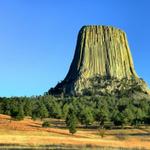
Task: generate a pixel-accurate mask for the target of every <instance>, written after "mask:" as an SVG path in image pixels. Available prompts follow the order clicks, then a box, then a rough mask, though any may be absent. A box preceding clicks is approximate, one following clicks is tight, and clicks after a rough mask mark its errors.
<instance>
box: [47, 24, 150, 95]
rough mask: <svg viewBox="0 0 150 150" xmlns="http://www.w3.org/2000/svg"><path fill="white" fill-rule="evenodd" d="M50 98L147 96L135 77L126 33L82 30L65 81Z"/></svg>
mask: <svg viewBox="0 0 150 150" xmlns="http://www.w3.org/2000/svg"><path fill="white" fill-rule="evenodd" d="M48 93H49V94H54V95H57V94H62V93H63V94H66V95H84V94H85V95H86V94H87V95H92V94H99V95H115V96H119V95H121V94H129V93H130V94H132V95H135V94H136V95H137V93H142V94H143V95H145V94H146V95H149V94H150V92H149V89H148V87H147V85H146V83H145V82H144V81H143V80H142V79H141V78H139V77H138V75H137V73H136V71H135V69H134V65H133V60H132V56H131V52H130V48H129V45H128V41H127V37H126V34H125V32H123V31H122V30H120V29H117V28H115V27H111V26H93V25H90V26H83V27H82V28H81V29H80V31H79V34H78V38H77V45H76V49H75V54H74V58H73V61H72V63H71V66H70V69H69V72H68V74H67V75H66V77H65V79H64V80H63V81H62V82H61V83H58V84H57V85H56V87H55V88H51V89H50V90H49V91H48Z"/></svg>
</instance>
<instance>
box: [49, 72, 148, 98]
mask: <svg viewBox="0 0 150 150" xmlns="http://www.w3.org/2000/svg"><path fill="white" fill-rule="evenodd" d="M81 87H82V89H81ZM70 91H71V92H70ZM48 93H49V94H52V95H62V94H63V95H72V96H81V95H84V96H85V95H86V96H92V95H94V96H95V95H99V96H115V97H118V98H119V97H134V98H138V99H141V98H150V90H149V89H148V86H147V84H146V83H145V82H144V80H143V79H141V78H134V77H133V78H131V79H127V78H122V79H117V78H112V77H111V78H109V77H105V76H104V77H101V76H99V75H96V76H94V77H92V78H89V79H86V80H85V81H84V79H82V80H77V81H76V82H71V83H68V82H65V81H62V82H61V83H58V84H57V86H56V87H55V88H51V89H50V90H49V91H48Z"/></svg>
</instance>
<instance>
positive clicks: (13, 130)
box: [0, 115, 150, 149]
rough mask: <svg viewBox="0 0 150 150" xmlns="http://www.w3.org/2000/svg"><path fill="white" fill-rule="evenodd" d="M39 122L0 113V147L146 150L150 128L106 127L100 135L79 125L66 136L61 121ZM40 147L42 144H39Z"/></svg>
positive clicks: (149, 143) (148, 145)
mask: <svg viewBox="0 0 150 150" xmlns="http://www.w3.org/2000/svg"><path fill="white" fill-rule="evenodd" d="M41 124H42V121H40V120H36V121H33V120H31V119H30V118H25V119H24V120H22V121H13V120H10V117H9V116H7V115H0V145H1V146H0V149H4V147H5V148H6V147H7V148H8V147H30V148H31V147H32V148H35V147H39V146H46V145H47V146H48V145H49V147H50V148H54V147H55V148H58V149H63V148H64V147H65V148H67V147H68V148H69V149H74V148H77V149H81V148H87V149H88V148H89V149H91V148H92V149H93V148H98V147H99V148H100V147H105V148H107V149H108V147H112V148H109V149H113V148H115V149H117V148H118V149H119V148H130V149H132V148H137V149H142V148H143V149H150V128H148V127H147V128H141V129H124V130H123V129H118V130H115V129H113V130H106V133H105V136H104V137H103V138H101V136H100V135H98V131H97V130H96V129H85V128H79V129H78V132H77V133H76V134H75V135H70V134H69V132H68V130H67V129H66V128H65V124H64V121H63V120H58V119H51V127H50V128H43V127H41ZM43 149H44V147H43Z"/></svg>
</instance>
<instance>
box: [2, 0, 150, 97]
mask: <svg viewBox="0 0 150 150" xmlns="http://www.w3.org/2000/svg"><path fill="white" fill-rule="evenodd" d="M149 15H150V1H149V0H106V1H105V0H0V96H31V95H40V94H43V93H44V92H45V91H47V90H48V89H49V88H50V87H52V86H55V84H57V82H58V81H60V80H63V79H64V77H65V75H66V74H67V71H68V69H69V66H70V63H71V61H72V58H73V55H74V50H75V45H76V38H77V34H78V31H79V29H80V28H81V27H82V26H83V25H89V24H92V25H93V24H96V25H112V26H115V27H118V28H121V29H123V30H124V31H125V32H126V33H127V36H128V41H129V45H130V49H131V53H132V56H133V59H134V65H135V69H136V71H137V73H138V75H139V76H140V77H142V78H143V79H144V80H145V81H146V82H147V83H148V84H149V85H150V69H149V67H150V61H149V59H150V44H149V43H150V36H149V35H150V19H149Z"/></svg>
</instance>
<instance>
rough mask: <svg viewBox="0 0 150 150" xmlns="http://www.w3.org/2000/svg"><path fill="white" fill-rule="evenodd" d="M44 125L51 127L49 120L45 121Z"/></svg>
mask: <svg viewBox="0 0 150 150" xmlns="http://www.w3.org/2000/svg"><path fill="white" fill-rule="evenodd" d="M42 127H44V128H48V127H50V122H49V121H44V122H43V123H42Z"/></svg>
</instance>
